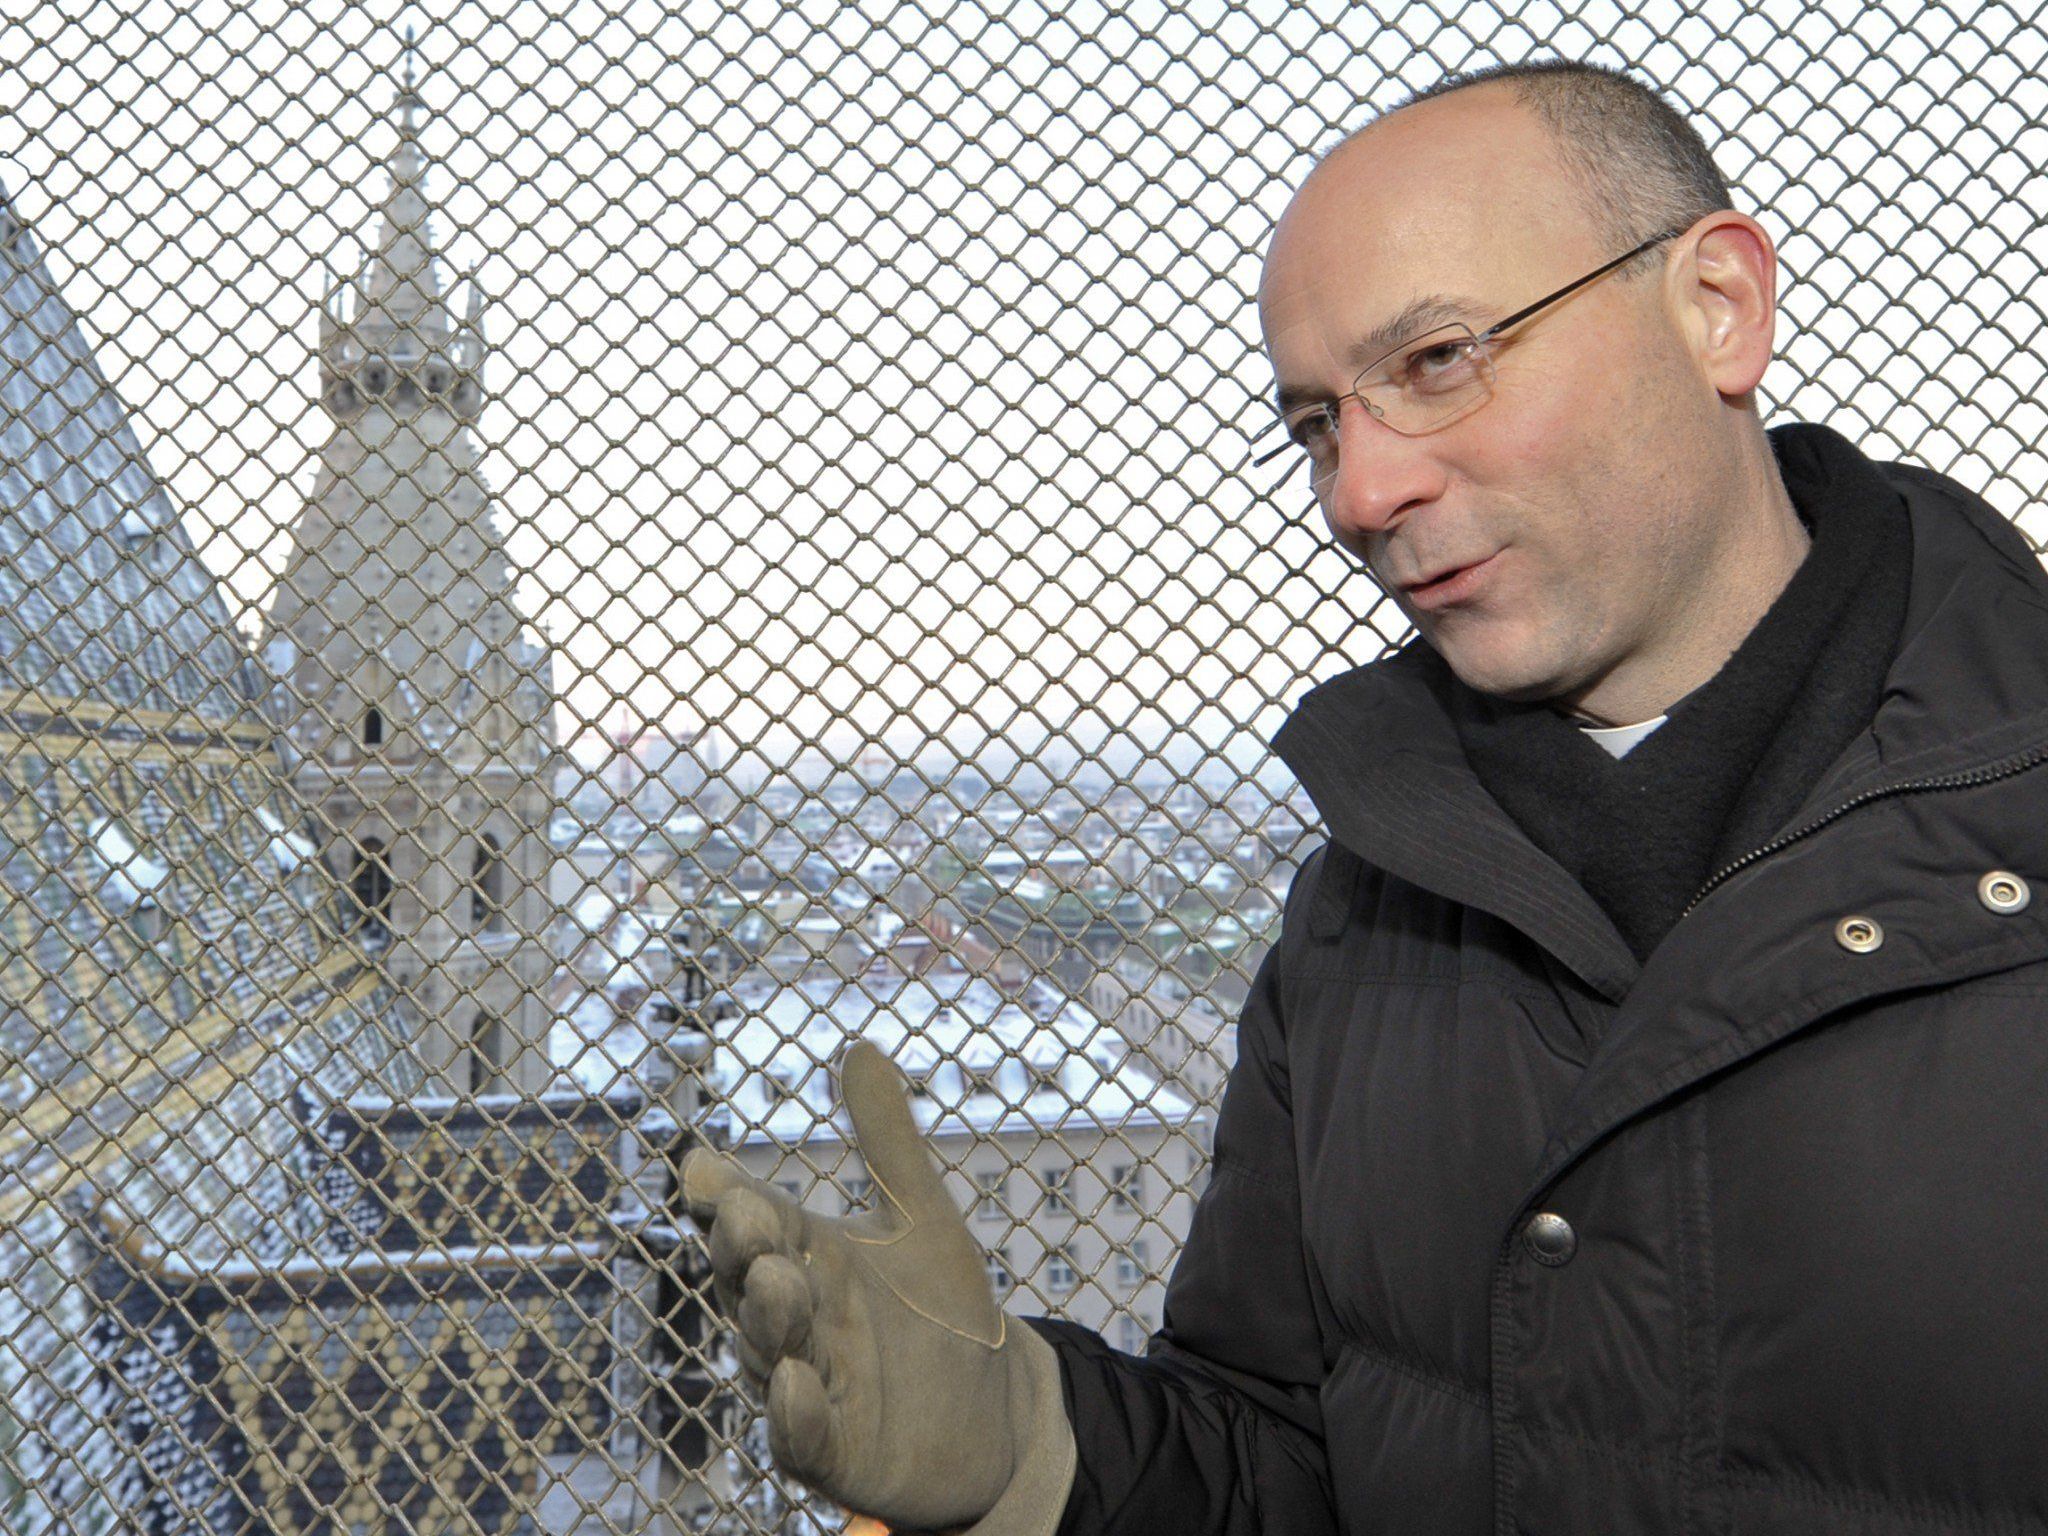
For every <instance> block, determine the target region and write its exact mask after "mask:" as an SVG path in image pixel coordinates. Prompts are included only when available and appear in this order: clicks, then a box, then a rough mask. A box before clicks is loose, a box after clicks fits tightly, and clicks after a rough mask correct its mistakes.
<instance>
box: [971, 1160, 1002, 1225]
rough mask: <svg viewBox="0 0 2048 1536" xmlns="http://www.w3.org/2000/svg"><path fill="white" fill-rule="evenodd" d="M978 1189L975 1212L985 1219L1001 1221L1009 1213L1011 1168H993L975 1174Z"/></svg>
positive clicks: (975, 1183)
mask: <svg viewBox="0 0 2048 1536" xmlns="http://www.w3.org/2000/svg"><path fill="white" fill-rule="evenodd" d="M974 1185H975V1189H976V1191H977V1194H976V1197H975V1201H974V1214H975V1215H976V1216H979V1217H980V1218H981V1219H982V1220H983V1221H1000V1220H1002V1218H1003V1217H1004V1215H1006V1214H1007V1210H1006V1208H1007V1207H1008V1205H1009V1203H1010V1170H1009V1169H1007V1168H997V1169H993V1170H991V1171H989V1172H987V1173H977V1174H976V1175H975V1176H974Z"/></svg>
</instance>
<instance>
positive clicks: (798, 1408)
mask: <svg viewBox="0 0 2048 1536" xmlns="http://www.w3.org/2000/svg"><path fill="white" fill-rule="evenodd" d="M839 1091H840V1096H841V1098H842V1100H843V1102H844V1103H845V1105H846V1110H847V1114H848V1116H849V1117H850V1118H851V1120H852V1121H853V1136H854V1141H855V1143H856V1145H857V1149H858V1150H859V1151H860V1152H861V1154H862V1156H863V1158H864V1159H865V1161H866V1163H867V1167H868V1173H869V1175H870V1177H872V1178H873V1179H874V1182H875V1192H876V1202H877V1208H876V1209H875V1210H872V1211H865V1212H862V1213H861V1214H859V1215H857V1216H852V1217H847V1218H844V1219H840V1218H834V1217H829V1216H819V1215H815V1214H813V1213H811V1212H809V1211H805V1210H803V1209H802V1208H801V1207H799V1206H798V1205H797V1203H796V1202H795V1201H794V1200H792V1199H790V1198H789V1196H787V1195H786V1194H784V1193H783V1192H782V1191H780V1190H778V1189H776V1188H774V1187H773V1186H772V1185H769V1184H765V1183H763V1182H762V1181H760V1180H759V1179H755V1178H752V1177H750V1176H749V1175H748V1174H746V1173H745V1172H744V1171H743V1170H742V1169H741V1168H740V1167H739V1166H738V1164H736V1163H734V1162H733V1161H732V1160H731V1159H730V1158H728V1157H724V1156H722V1155H720V1154H718V1153H715V1152H711V1151H708V1150H706V1149H703V1148H699V1149H697V1150H696V1151H693V1152H692V1153H690V1155H689V1156H688V1157H687V1158H686V1159H684V1162H683V1198H684V1200H685V1201H686V1202H687V1203H688V1205H689V1208H690V1214H691V1215H692V1216H693V1217H694V1218H695V1219H696V1220H697V1221H698V1222H699V1223H701V1224H702V1225H704V1227H705V1229H706V1231H707V1233H708V1234H709V1238H710V1245H711V1267H712V1279H713V1286H714V1288H715V1290H716V1292H717V1298H718V1305H719V1307H720V1309H721V1310H722V1311H723V1312H724V1313H725V1315H726V1318H727V1320H728V1321H729V1322H731V1323H733V1324H734V1325H735V1333H736V1337H737V1342H738V1346H739V1356H740V1364H741V1366H742V1368H743V1369H744V1370H745V1371H746V1372H747V1375H748V1378H749V1380H750V1381H751V1382H752V1383H753V1385H754V1386H755V1387H756V1389H757V1390H758V1389H759V1388H761V1386H762V1385H763V1383H765V1384H766V1397H767V1407H768V1444H769V1449H770V1450H771V1451H773V1453H774V1456H775V1462H776V1465H777V1466H778V1467H780V1468H781V1469H782V1470H783V1471H784V1472H786V1473H788V1474H789V1475H790V1476H792V1477H795V1478H796V1479H798V1480H799V1481H800V1482H803V1483H805V1484H807V1485H809V1486H810V1487H812V1488H814V1489H816V1490H817V1491H818V1492H819V1493H821V1494H823V1495H824V1496H825V1497H827V1498H829V1499H831V1500H832V1501H833V1502H834V1503H837V1504H840V1505H843V1506H844V1507H845V1508H847V1509H850V1510H853V1511H855V1512H856V1513H859V1514H864V1515H869V1516H872V1517H873V1518H875V1519H877V1520H879V1521H881V1522H882V1523H883V1524H885V1525H887V1526H888V1527H889V1528H890V1529H891V1530H893V1531H895V1532H898V1533H908V1532H926V1531H931V1532H936V1531H970V1532H971V1533H972V1536H1052V1532H1053V1531H1054V1529H1055V1528H1056V1527H1057V1526H1058V1525H1059V1521H1060V1516H1061V1514H1062V1513H1063V1512H1064V1511H1065V1509H1066V1502H1067V1494H1068V1491H1069V1489H1070V1488H1071V1487H1072V1485H1073V1480H1074V1461H1075V1446H1074V1432H1073V1429H1072V1427H1071V1426H1070V1425H1069V1424H1068V1422H1067V1414H1066V1406H1065V1403H1064V1400H1063V1398H1062V1395H1061V1391H1060V1368H1059V1358H1058V1356H1057V1355H1056V1354H1055V1353H1054V1351H1053V1348H1052V1346H1051V1345H1050V1344H1048V1343H1046V1342H1045V1340H1044V1339H1042V1338H1040V1337H1039V1336H1038V1335H1037V1334H1036V1333H1033V1332H1032V1331H1031V1330H1030V1329H1029V1328H1026V1327H1024V1326H1022V1325H1021V1324H1019V1323H1017V1322H1015V1321H1014V1320H1012V1319H1010V1318H1008V1317H1006V1316H1005V1315H1004V1313H1003V1311H1002V1309H1001V1308H1000V1307H998V1306H997V1305H996V1299H995V1295H994V1292H993V1290H992V1288H991V1286H990V1284H989V1279H988V1271H987V1268H986V1267H985V1266H986V1261H985V1258H984V1255H983V1253H982V1250H981V1248H980V1246H979V1245H978V1244H976V1242H975V1241H974V1239H973V1237H972V1236H971V1235H970V1234H969V1233H968V1230H967V1223H966V1222H965V1221H964V1220H962V1219H961V1215H960V1211H959V1209H958V1207H956V1206H955V1205H954V1204H953V1201H952V1199H951V1197H950V1196H948V1195H947V1193H946V1189H945V1186H944V1184H943V1183H942V1182H941V1179H940V1173H939V1168H938V1165H937V1163H936V1162H935V1161H934V1160H933V1158H932V1155H931V1153H930V1152H929V1151H928V1150H927V1149H926V1147H925V1145H924V1141H923V1138H922V1137H921V1136H920V1135H919V1133H918V1130H917V1126H916V1123H915V1122H914V1121H913V1120H912V1119H911V1115H910V1104H909V1100H908V1092H909V1084H908V1083H907V1082H906V1081H905V1080H904V1077H903V1074H902V1072H901V1071H899V1070H898V1069H897V1068H896V1066H895V1065H894V1064H893V1063H892V1062H890V1061H889V1059H888V1058H887V1057H885V1056H884V1055H883V1054H882V1053H881V1052H880V1051H878V1050H876V1049H875V1048H874V1047H873V1046H872V1045H868V1044H866V1043H865V1042H861V1043H858V1044H856V1045H854V1046H853V1047H851V1048H850V1049H849V1050H848V1051H847V1052H846V1054H845V1056H844V1057H842V1058H841V1061H840V1067H839Z"/></svg>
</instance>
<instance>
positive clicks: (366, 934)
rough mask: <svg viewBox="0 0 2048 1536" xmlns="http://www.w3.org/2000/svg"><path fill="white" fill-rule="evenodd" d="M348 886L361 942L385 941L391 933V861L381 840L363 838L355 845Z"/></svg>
mask: <svg viewBox="0 0 2048 1536" xmlns="http://www.w3.org/2000/svg"><path fill="white" fill-rule="evenodd" d="M348 888H349V894H351V895H352V896H354V897H355V901H356V928H357V930H358V931H359V932H360V933H361V934H362V936H363V942H364V943H365V944H368V945H372V946H376V945H381V944H384V943H386V942H387V941H388V940H389V939H390V937H391V865H390V863H389V862H388V861H387V860H386V859H385V857H384V844H383V843H381V842H380V841H378V840H377V839H376V838H374V837H371V838H365V839H364V840H363V841H362V842H361V843H360V844H358V845H357V847H356V862H355V868H354V869H353V870H352V871H350V873H349V878H348Z"/></svg>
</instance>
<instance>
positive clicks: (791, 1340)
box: [733, 1253, 815, 1367]
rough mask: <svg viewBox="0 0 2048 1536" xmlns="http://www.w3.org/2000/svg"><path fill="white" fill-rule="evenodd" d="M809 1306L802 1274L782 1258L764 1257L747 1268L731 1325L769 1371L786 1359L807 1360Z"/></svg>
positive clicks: (808, 1284) (807, 1289) (771, 1254)
mask: <svg viewBox="0 0 2048 1536" xmlns="http://www.w3.org/2000/svg"><path fill="white" fill-rule="evenodd" d="M812 1306H813V1303H812V1300H811V1287H810V1283H809V1282H808V1281H807V1280H805V1278H804V1272H803V1271H802V1270H801V1269H799V1268H798V1267H797V1266H796V1265H795V1264H794V1263H793V1262H791V1261H790V1260H789V1259H787V1258H785V1257H784V1256H783V1255H781V1254H779V1253H767V1254H763V1255H762V1256H761V1257H760V1258H758V1259H756V1260H754V1262H753V1264H752V1265H750V1266H749V1267H748V1269H747V1277H746V1285H745V1288H744V1294H742V1296H741V1297H740V1310H739V1315H738V1316H737V1317H735V1318H734V1319H733V1321H734V1322H735V1323H737V1324H738V1325H739V1331H740V1334H741V1336H742V1337H744V1338H745V1339H746V1341H747V1342H748V1343H749V1344H751V1345H752V1346H753V1347H754V1349H755V1351H756V1352H757V1353H758V1354H759V1355H760V1356H761V1358H762V1359H764V1360H766V1361H768V1362H769V1364H770V1366H771V1367H772V1366H773V1364H774V1363H775V1362H776V1361H778V1360H780V1359H782V1358H783V1357H784V1356H786V1355H796V1356H801V1357H803V1358H806V1359H808V1358H810V1357H809V1355H808V1353H807V1346H808V1345H809V1344H810V1341H811V1312H812ZM813 1363H815V1362H813Z"/></svg>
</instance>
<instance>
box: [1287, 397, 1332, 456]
mask: <svg viewBox="0 0 2048 1536" xmlns="http://www.w3.org/2000/svg"><path fill="white" fill-rule="evenodd" d="M1334 427H1335V423H1334V422H1333V421H1332V420H1331V411H1330V408H1329V407H1328V406H1327V405H1318V406H1315V407H1313V408H1312V409H1310V410H1306V411H1303V412H1302V413H1301V414H1300V415H1299V416H1293V417H1290V418H1288V422H1287V435H1288V436H1289V437H1290V438H1292V439H1293V440H1294V446H1295V447H1297V448H1313V447H1315V446H1316V444H1318V443H1320V442H1322V441H1324V440H1325V439H1326V438H1328V437H1329V435H1330V433H1331V431H1332V430H1334Z"/></svg>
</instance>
